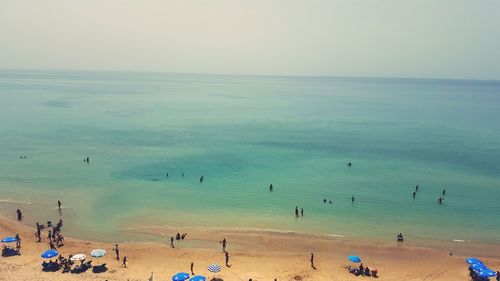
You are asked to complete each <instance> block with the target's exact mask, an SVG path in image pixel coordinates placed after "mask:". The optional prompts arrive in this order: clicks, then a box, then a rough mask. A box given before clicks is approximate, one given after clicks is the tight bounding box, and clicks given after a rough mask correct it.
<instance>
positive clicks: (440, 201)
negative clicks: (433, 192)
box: [438, 197, 443, 205]
mask: <svg viewBox="0 0 500 281" xmlns="http://www.w3.org/2000/svg"><path fill="white" fill-rule="evenodd" d="M438 203H439V204H440V205H442V204H443V197H439V199H438Z"/></svg>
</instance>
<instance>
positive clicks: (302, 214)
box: [300, 208, 304, 217]
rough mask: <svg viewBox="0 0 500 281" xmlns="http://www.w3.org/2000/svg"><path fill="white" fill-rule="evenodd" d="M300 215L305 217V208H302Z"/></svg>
mask: <svg viewBox="0 0 500 281" xmlns="http://www.w3.org/2000/svg"><path fill="white" fill-rule="evenodd" d="M300 215H301V216H302V217H303V216H304V208H300Z"/></svg>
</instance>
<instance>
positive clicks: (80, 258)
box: [70, 254, 87, 261]
mask: <svg viewBox="0 0 500 281" xmlns="http://www.w3.org/2000/svg"><path fill="white" fill-rule="evenodd" d="M86 258H87V256H86V255H84V254H76V255H74V256H72V257H71V259H70V260H72V261H83V260H85V259H86Z"/></svg>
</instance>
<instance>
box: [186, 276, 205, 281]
mask: <svg viewBox="0 0 500 281" xmlns="http://www.w3.org/2000/svg"><path fill="white" fill-rule="evenodd" d="M206 280H207V278H206V277H205V276H200V275H196V276H194V277H193V278H191V279H189V281H206Z"/></svg>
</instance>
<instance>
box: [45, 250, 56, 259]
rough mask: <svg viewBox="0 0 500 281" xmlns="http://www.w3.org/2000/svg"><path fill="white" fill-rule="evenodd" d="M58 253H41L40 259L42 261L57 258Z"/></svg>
mask: <svg viewBox="0 0 500 281" xmlns="http://www.w3.org/2000/svg"><path fill="white" fill-rule="evenodd" d="M57 255H59V253H58V252H57V251H56V250H47V251H45V252H43V253H42V258H44V259H51V258H53V257H57Z"/></svg>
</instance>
